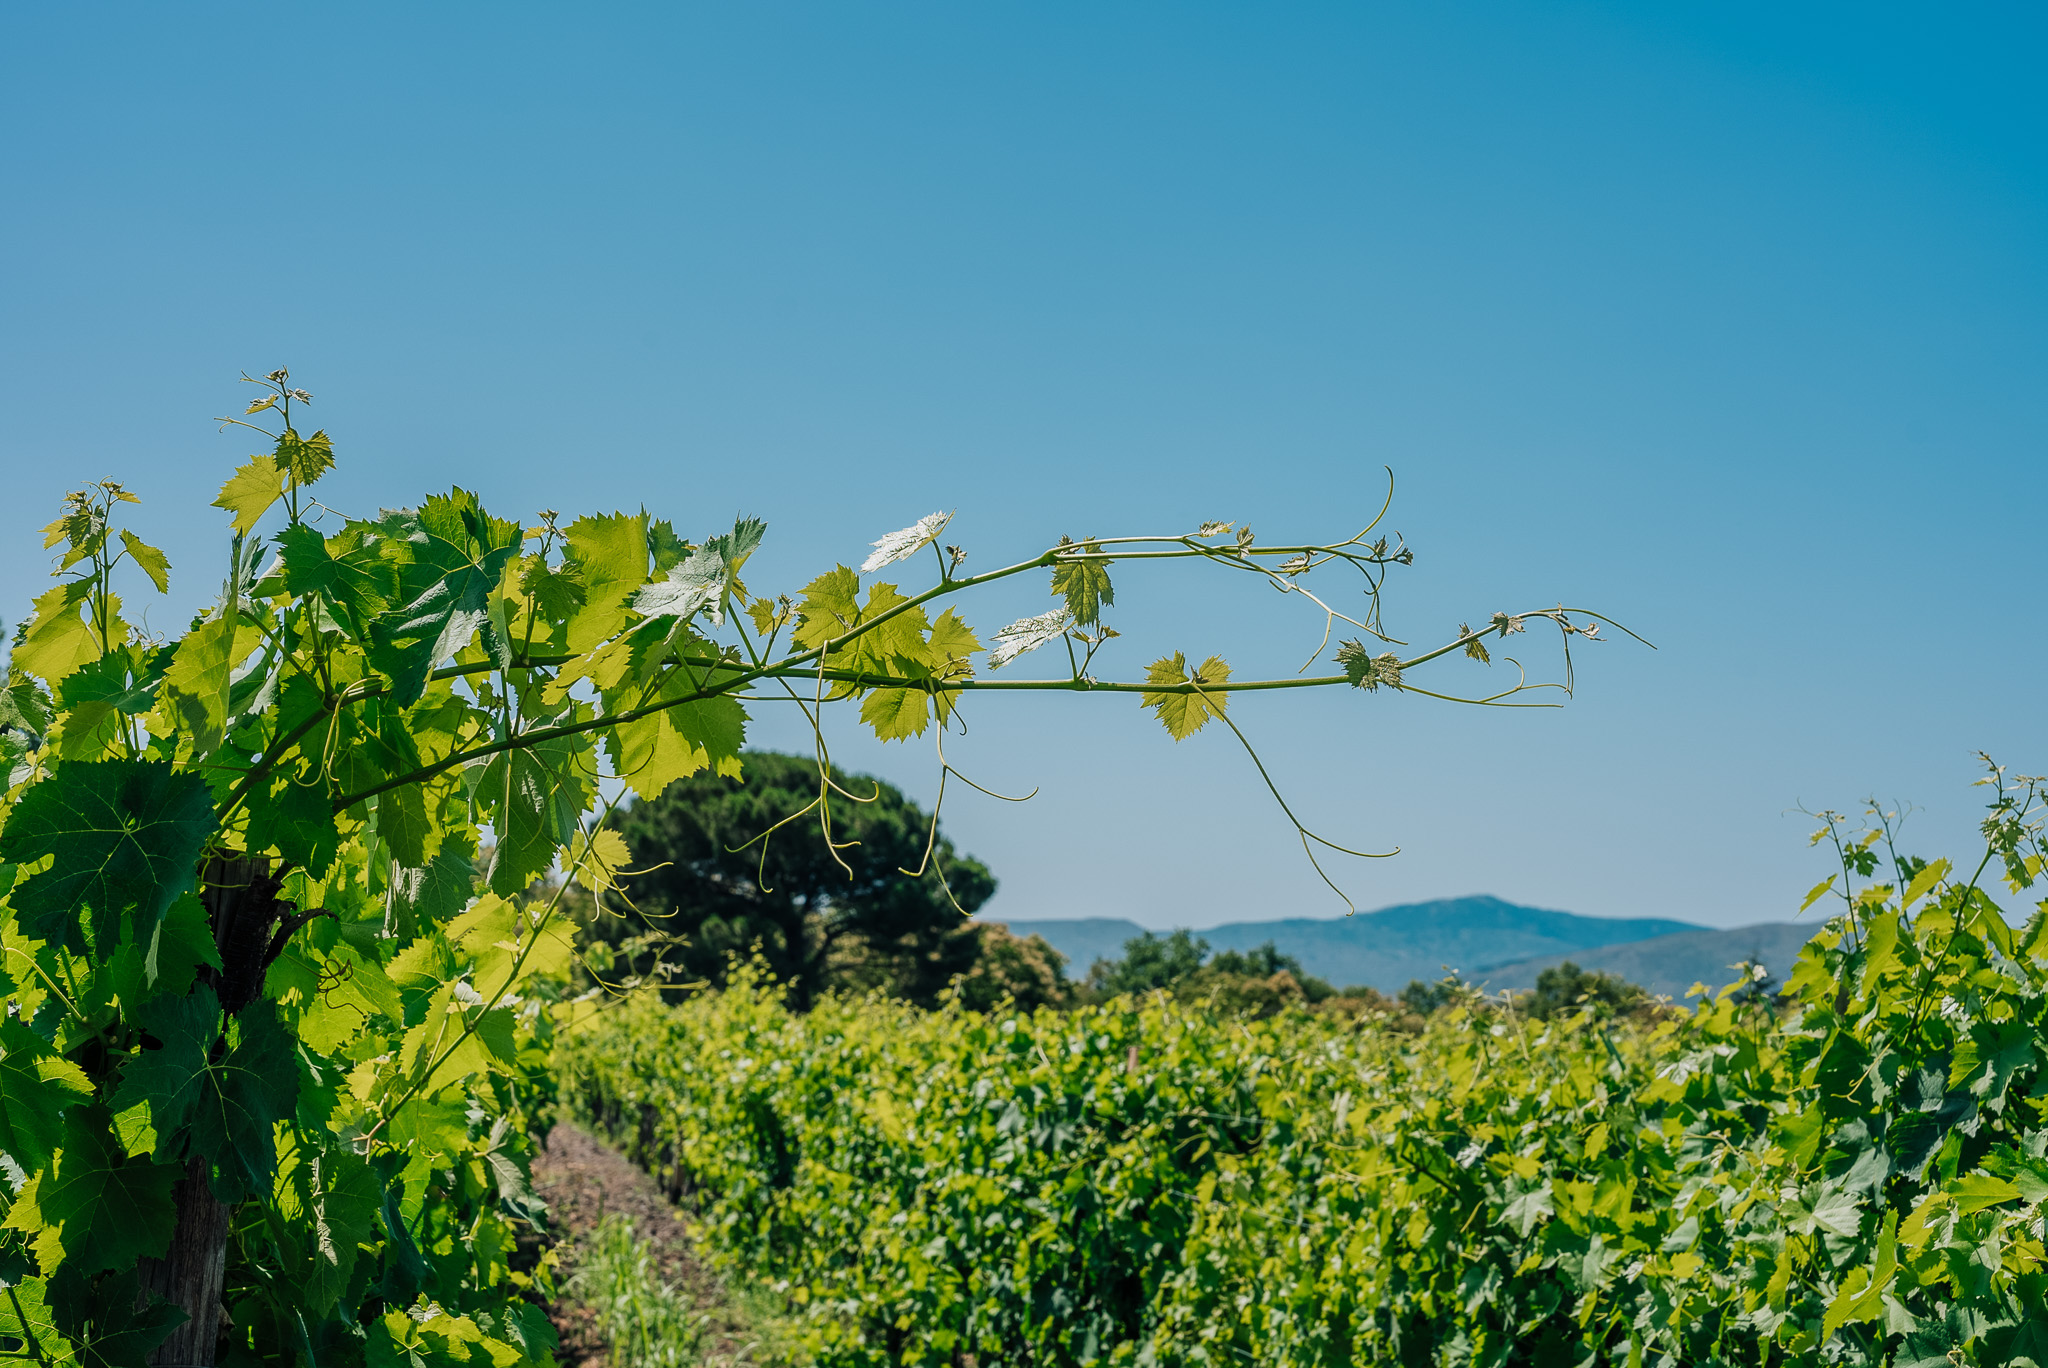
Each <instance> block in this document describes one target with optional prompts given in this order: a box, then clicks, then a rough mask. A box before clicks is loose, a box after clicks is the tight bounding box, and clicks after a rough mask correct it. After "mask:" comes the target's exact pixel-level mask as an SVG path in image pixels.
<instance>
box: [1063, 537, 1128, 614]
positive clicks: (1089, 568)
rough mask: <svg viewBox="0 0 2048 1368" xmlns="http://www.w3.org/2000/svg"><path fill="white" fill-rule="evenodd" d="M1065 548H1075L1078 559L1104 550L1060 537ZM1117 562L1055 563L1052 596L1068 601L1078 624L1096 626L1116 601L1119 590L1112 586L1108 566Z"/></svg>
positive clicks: (1081, 561)
mask: <svg viewBox="0 0 2048 1368" xmlns="http://www.w3.org/2000/svg"><path fill="white" fill-rule="evenodd" d="M1060 545H1061V546H1062V547H1071V548H1073V550H1072V553H1071V554H1073V555H1076V556H1088V557H1091V558H1093V557H1099V556H1101V554H1102V547H1101V545H1100V544H1099V543H1097V542H1093V541H1084V542H1081V543H1079V544H1076V543H1075V542H1073V541H1072V540H1070V539H1068V538H1066V537H1061V538H1060ZM1113 564H1115V562H1114V561H1109V560H1101V559H1087V560H1080V559H1074V560H1068V559H1065V558H1062V559H1061V560H1058V561H1056V562H1054V564H1053V570H1052V596H1053V597H1054V598H1063V599H1065V600H1066V601H1067V611H1068V612H1070V613H1072V614H1073V615H1074V621H1075V623H1076V624H1078V625H1079V626H1082V627H1093V626H1094V625H1095V624H1096V623H1098V622H1100V621H1101V620H1102V610H1103V609H1104V608H1106V607H1108V606H1109V605H1110V604H1113V603H1115V602H1116V591H1115V590H1114V589H1112V588H1111V587H1110V583H1109V567H1110V566H1111V565H1113Z"/></svg>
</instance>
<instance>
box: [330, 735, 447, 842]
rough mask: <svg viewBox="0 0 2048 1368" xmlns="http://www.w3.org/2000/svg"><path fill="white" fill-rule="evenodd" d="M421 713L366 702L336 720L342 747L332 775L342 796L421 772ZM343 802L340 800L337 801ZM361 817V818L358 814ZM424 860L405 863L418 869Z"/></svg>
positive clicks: (331, 766) (332, 764) (331, 765)
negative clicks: (408, 712) (418, 865)
mask: <svg viewBox="0 0 2048 1368" xmlns="http://www.w3.org/2000/svg"><path fill="white" fill-rule="evenodd" d="M423 720H424V719H423V717H422V715H421V712H414V713H413V714H411V715H410V716H408V714H407V713H406V710H405V709H404V708H402V707H399V706H398V705H397V704H395V703H393V702H392V701H391V700H390V699H386V698H371V699H365V700H364V701H363V702H361V703H359V704H357V705H356V706H355V707H353V708H350V709H348V710H347V711H345V712H343V713H342V714H341V715H340V716H339V717H338V718H337V719H336V723H337V725H336V729H335V730H336V733H337V735H338V737H339V739H340V744H339V745H338V746H337V747H336V748H335V753H334V758H333V760H332V761H330V762H329V764H328V773H329V774H331V775H332V776H333V780H334V783H335V785H336V786H337V787H338V788H339V790H340V791H341V793H342V794H344V795H346V794H351V793H361V792H363V791H365V790H367V789H372V788H375V787H377V786H378V785H379V784H382V783H384V782H385V781H387V780H390V779H395V778H398V777H399V776H401V775H405V774H411V773H412V772H413V771H415V770H417V769H419V768H420V763H421V757H420V750H419V743H418V741H417V739H416V734H417V733H418V732H421V731H424V730H425V728H423V727H421V726H420V725H419V724H420V723H421V722H422V721H423ZM337 801H339V800H337ZM358 815H360V814H358ZM423 858H424V857H423V856H416V857H415V858H413V859H410V860H404V861H402V863H407V864H413V865H417V864H419V863H421V862H422V860H423Z"/></svg>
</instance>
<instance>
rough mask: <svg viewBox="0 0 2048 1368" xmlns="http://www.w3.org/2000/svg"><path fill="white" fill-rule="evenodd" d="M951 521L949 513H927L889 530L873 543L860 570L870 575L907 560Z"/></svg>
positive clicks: (935, 538) (930, 542)
mask: <svg viewBox="0 0 2048 1368" xmlns="http://www.w3.org/2000/svg"><path fill="white" fill-rule="evenodd" d="M951 521H953V515H952V514H951V513H927V514H925V515H924V516H923V517H922V518H919V519H918V520H917V521H916V522H914V523H912V524H911V525H910V526H908V527H906V528H903V529H902V530H901V531H897V532H891V533H889V535H887V536H886V537H882V538H880V539H878V540H877V541H875V542H874V543H873V545H874V548H875V549H874V551H873V553H872V554H870V555H869V556H868V558H867V559H866V560H864V561H862V562H861V564H860V572H861V573H862V574H863V575H872V574H873V573H874V572H875V571H877V570H879V569H881V568H882V567H883V566H885V565H894V564H895V563H896V562H897V561H900V560H908V559H910V557H912V556H914V555H916V554H917V553H918V552H919V551H920V550H922V549H923V548H925V547H927V546H930V545H931V544H932V543H933V542H935V541H937V540H938V539H939V534H940V533H941V532H944V531H945V530H946V524H947V523H949V522H951Z"/></svg>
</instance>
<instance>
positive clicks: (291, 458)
mask: <svg viewBox="0 0 2048 1368" xmlns="http://www.w3.org/2000/svg"><path fill="white" fill-rule="evenodd" d="M270 459H271V462H272V463H273V464H274V465H275V466H276V467H277V470H278V473H280V474H282V475H286V476H289V477H290V478H291V480H292V482H293V483H295V484H297V485H299V486H301V487H304V486H306V485H309V484H312V483H313V482H314V481H316V480H318V479H319V478H320V477H321V476H322V475H325V474H326V473H327V472H328V471H329V470H331V469H333V468H334V443H333V442H332V441H330V440H329V439H328V436H327V434H326V433H325V432H316V433H314V434H313V435H312V436H311V437H300V436H299V434H298V433H297V432H295V431H293V430H292V429H291V428H286V429H285V430H284V431H283V432H282V433H280V434H279V435H278V439H277V448H276V450H275V451H274V452H273V453H272V454H271V458H270Z"/></svg>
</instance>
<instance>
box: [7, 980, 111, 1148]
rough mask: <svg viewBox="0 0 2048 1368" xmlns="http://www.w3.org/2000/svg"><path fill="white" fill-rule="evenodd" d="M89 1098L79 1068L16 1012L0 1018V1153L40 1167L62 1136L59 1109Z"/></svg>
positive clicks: (87, 1083)
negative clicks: (53, 1047) (15, 1014)
mask: <svg viewBox="0 0 2048 1368" xmlns="http://www.w3.org/2000/svg"><path fill="white" fill-rule="evenodd" d="M91 1099H92V1081H91V1080H90V1079H88V1078H87V1077H86V1076H85V1070H83V1069H81V1068H79V1067H78V1066H77V1065H76V1064H73V1063H72V1062H71V1061H70V1060H68V1059H65V1058H63V1057H62V1056H61V1055H59V1054H58V1053H57V1052H56V1051H55V1050H53V1049H51V1048H50V1045H49V1043H48V1042H47V1041H45V1040H44V1039H43V1038H42V1037H41V1036H39V1035H37V1034H36V1033H35V1032H34V1031H32V1030H30V1029H29V1027H28V1024H27V1023H26V1022H24V1021H22V1020H21V1019H20V1018H19V1017H15V1016H7V1017H5V1018H0V1153H5V1154H7V1155H9V1156H11V1157H12V1158H13V1159H14V1161H15V1162H16V1163H18V1164H20V1165H21V1166H22V1167H23V1168H24V1169H27V1170H29V1171H31V1172H33V1171H35V1170H37V1169H40V1168H42V1167H44V1166H45V1165H47V1164H48V1163H49V1162H50V1154H51V1152H52V1151H54V1150H55V1149H56V1148H57V1143H58V1141H59V1140H60V1139H62V1138H63V1133H64V1131H63V1113H64V1109H65V1108H66V1107H71V1106H75V1105H77V1104H78V1103H80V1102H87V1101H90V1100H91Z"/></svg>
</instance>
